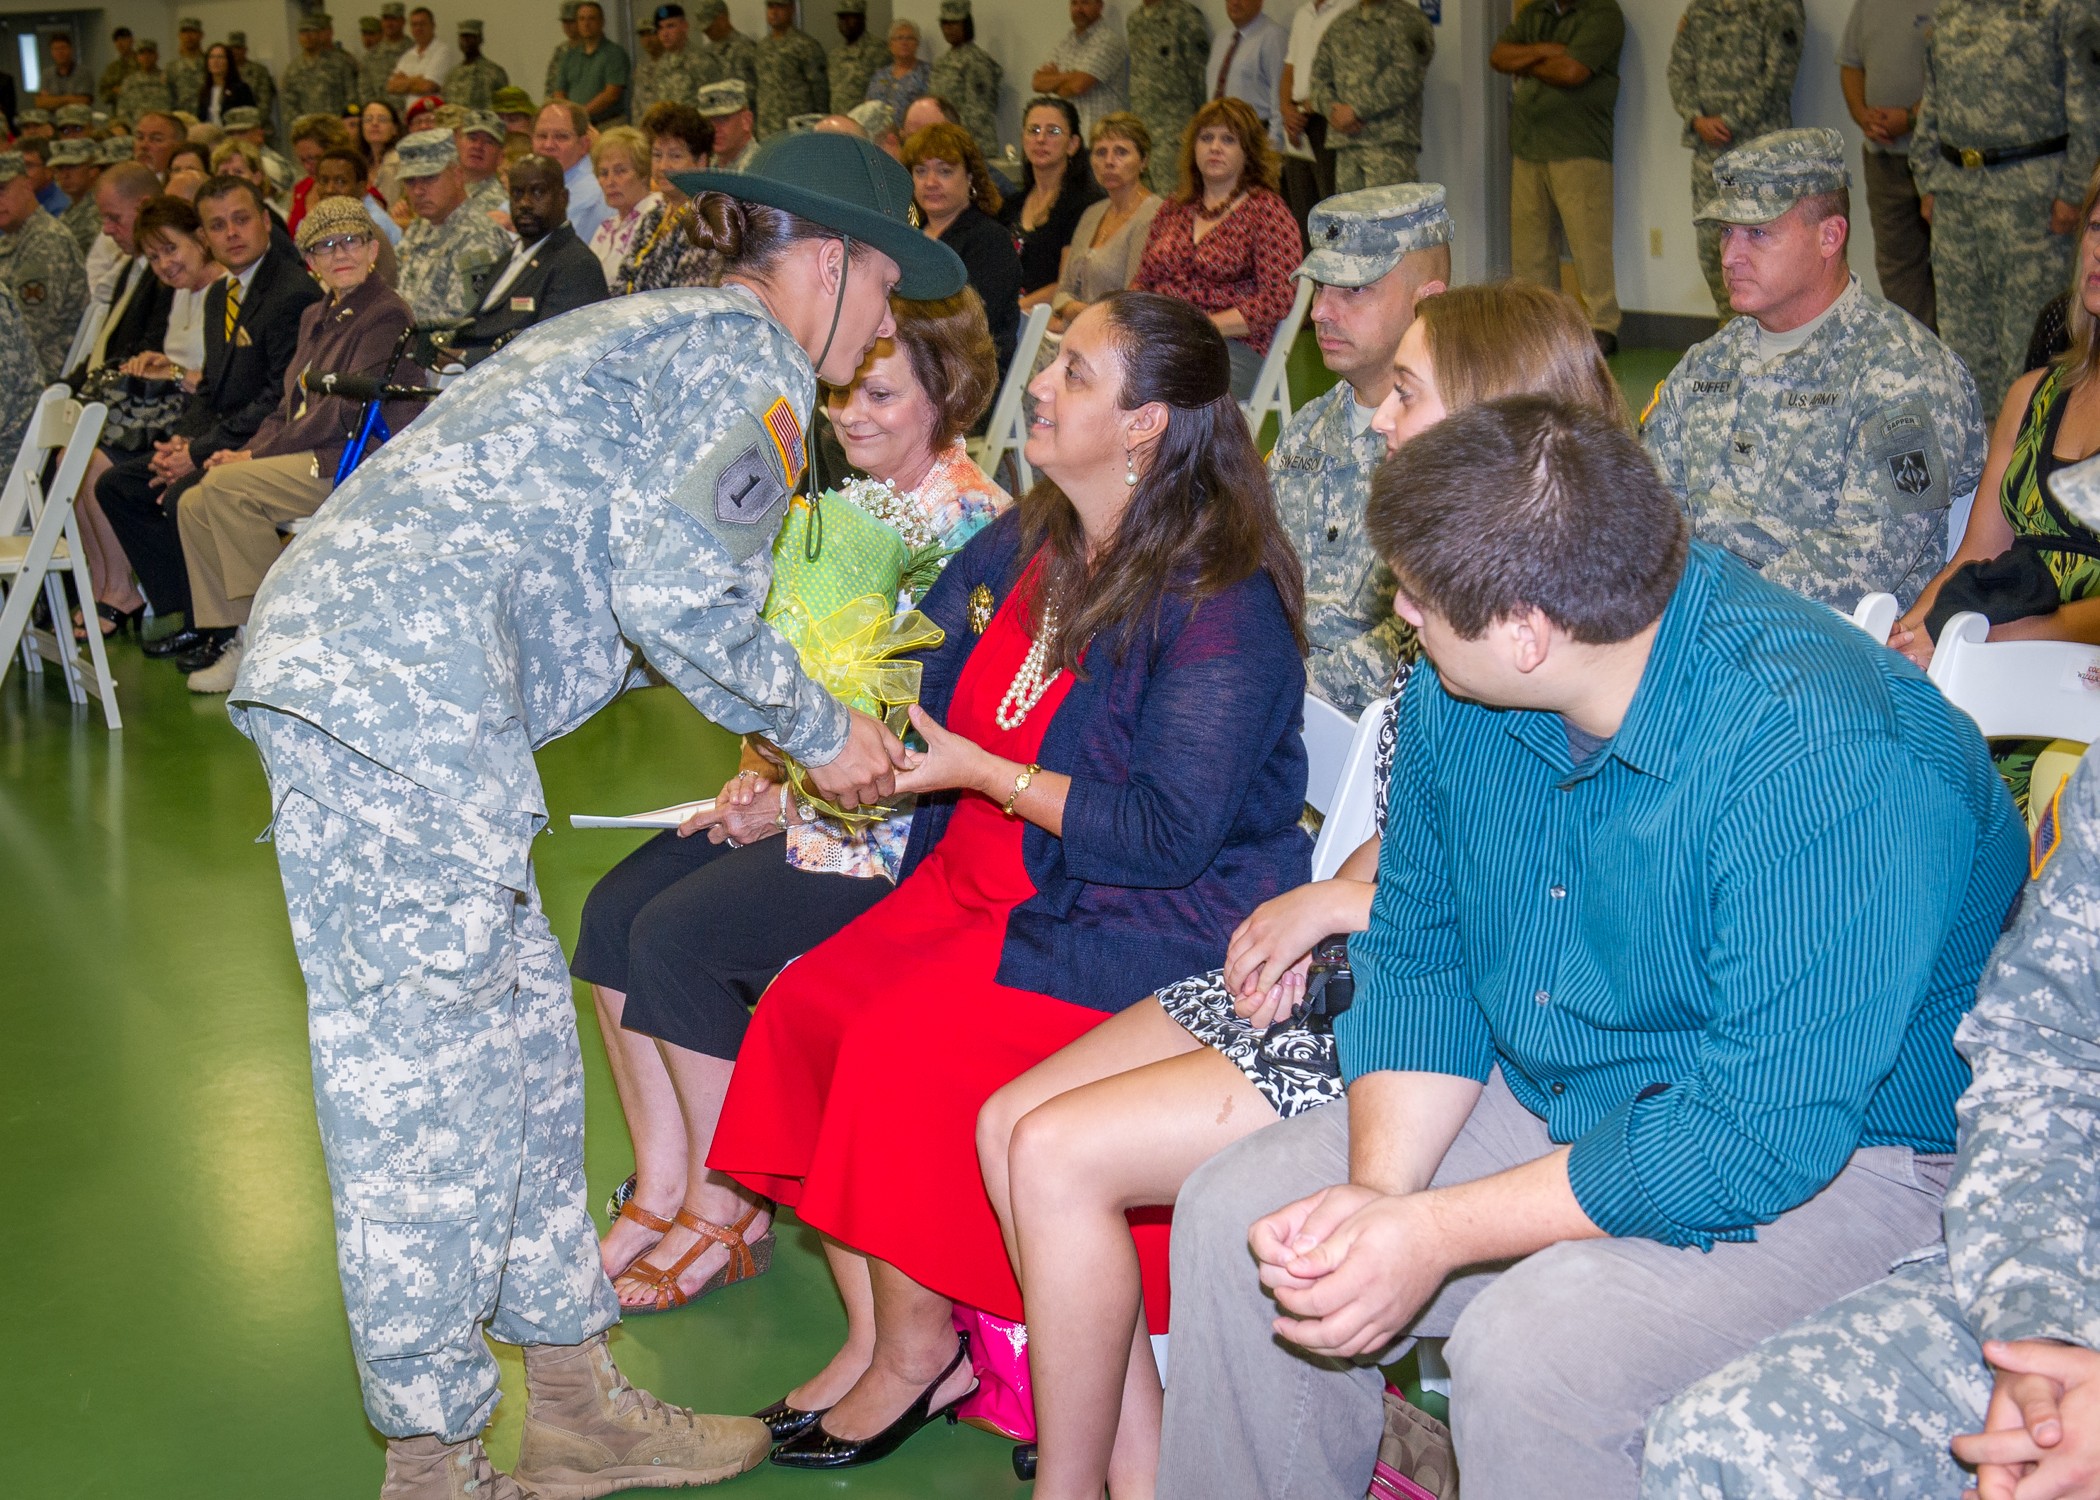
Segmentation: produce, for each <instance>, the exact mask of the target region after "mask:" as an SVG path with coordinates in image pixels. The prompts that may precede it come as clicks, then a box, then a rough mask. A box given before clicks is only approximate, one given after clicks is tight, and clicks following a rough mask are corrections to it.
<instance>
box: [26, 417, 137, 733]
mask: <svg viewBox="0 0 2100 1500" xmlns="http://www.w3.org/2000/svg"><path fill="white" fill-rule="evenodd" d="M107 415H108V409H107V408H106V407H104V406H103V405H102V403H101V402H99V401H97V402H93V403H91V404H90V405H88V406H85V407H83V406H82V405H81V404H80V403H79V402H77V401H75V400H74V399H73V398H72V395H71V394H70V393H69V392H68V391H67V390H66V388H65V387H64V386H62V385H54V386H51V387H50V388H49V389H47V390H46V391H45V392H44V394H43V395H42V396H40V397H39V398H38V399H37V404H36V411H35V412H34V413H33V414H32V415H31V417H30V419H29V431H28V432H27V434H26V435H25V436H24V437H23V439H22V451H21V452H20V454H18V455H17V456H16V459H15V466H14V471H13V473H12V474H10V475H9V477H8V482H7V488H6V490H5V492H4V493H0V583H4V584H5V585H6V589H7V593H6V603H5V604H4V605H0V684H4V683H5V682H6V681H7V669H8V668H9V667H11V666H13V665H14V659H15V654H16V652H17V650H19V651H20V653H21V656H22V666H23V670H24V671H28V672H41V671H42V670H43V664H44V662H46V661H49V662H52V663H55V664H56V665H57V667H58V668H59V670H60V671H62V672H63V673H64V674H65V679H66V696H67V697H69V698H71V699H72V700H73V701H74V702H75V703H85V702H86V701H87V700H88V697H89V695H90V694H92V695H93V696H94V698H95V699H96V701H98V702H99V703H100V704H101V705H102V717H103V720H104V721H105V722H106V723H107V724H108V725H109V727H110V728H111V729H121V728H123V719H122V716H121V715H120V714H119V713H118V711H117V684H116V681H115V679H114V678H112V677H111V676H110V675H109V654H108V652H107V651H106V650H105V649H104V648H103V643H102V629H101V622H100V621H99V620H98V619H97V618H96V616H95V584H94V580H93V579H92V578H90V577H89V576H88V565H87V550H86V549H85V548H84V547H82V546H81V544H80V523H79V521H78V520H77V519H75V517H74V514H73V496H74V494H75V493H76V492H77V491H78V490H79V488H80V480H81V476H82V475H84V474H85V473H86V472H87V466H88V460H89V459H90V458H91V457H93V455H94V452H95V443H96V440H97V439H99V438H100V437H101V436H102V419H103V418H104V417H105V416H107ZM60 450H63V452H61V451H60ZM53 453H60V457H59V460H58V472H57V474H56V476H55V477H54V478H53V480H52V482H51V488H50V490H49V492H48V493H47V492H46V491H45V489H44V485H43V473H44V469H45V466H46V464H47V463H48V462H49V460H50V456H51V455H52V454H53ZM24 522H27V524H28V526H29V531H28V534H27V535H24V534H22V533H21V532H20V531H19V530H18V528H19V527H20V526H21V525H22V524H23V523H24ZM69 573H70V574H71V575H72V579H73V589H74V592H75V594H76V595H77V596H78V598H79V601H80V612H81V614H82V616H83V617H84V618H85V619H86V621H87V648H88V654H87V658H86V659H83V658H82V656H81V651H80V643H79V642H77V641H75V640H74V639H73V629H72V617H73V616H72V609H71V606H70V605H69V604H68V602H67V600H66V588H65V578H66V575H67V574H69ZM39 592H41V593H42V594H43V596H44V598H45V600H46V601H47V602H48V603H49V605H50V608H51V628H50V629H49V630H32V629H31V628H30V625H29V614H30V610H31V609H32V607H34V605H35V604H36V600H37V595H38V593H39Z"/></svg>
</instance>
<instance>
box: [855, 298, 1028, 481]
mask: <svg viewBox="0 0 2100 1500" xmlns="http://www.w3.org/2000/svg"><path fill="white" fill-rule="evenodd" d="M890 312H891V313H892V314H893V315H894V316H895V317H896V319H897V332H896V335H895V337H894V338H890V339H884V340H883V341H882V342H881V343H879V344H877V345H876V346H875V353H876V354H882V353H886V352H887V351H888V350H889V349H891V348H897V349H901V350H903V351H904V357H905V359H906V360H907V361H908V362H909V363H910V365H911V376H912V379H914V380H916V381H917V382H918V383H919V388H920V389H921V390H923V391H925V392H926V398H927V399H928V400H929V401H931V402H932V403H933V409H934V413H935V415H934V425H933V447H934V451H935V452H939V451H940V450H941V449H943V448H946V447H947V446H948V445H949V444H950V443H952V442H954V441H955V440H956V439H957V438H959V437H961V436H962V435H963V434H964V433H966V432H968V431H969V430H970V428H971V427H972V426H973V425H974V424H975V423H976V421H977V419H978V418H979V417H981V416H983V415H984V409H985V408H986V407H988V406H990V405H991V404H992V393H993V392H994V391H995V390H996V389H997V388H998V385H999V351H998V350H997V349H996V348H995V347H994V346H993V344H992V331H991V329H990V328H989V327H988V326H986V324H985V318H984V303H983V302H981V301H979V300H978V297H977V293H976V291H975V290H974V289H972V288H970V287H964V288H963V289H962V290H961V291H959V292H957V293H956V294H955V295H954V296H952V297H943V298H941V299H940V300H939V301H938V302H910V301H907V300H905V299H904V298H902V297H892V298H890ZM873 357H874V356H873V355H871V356H870V358H873Z"/></svg>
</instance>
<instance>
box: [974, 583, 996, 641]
mask: <svg viewBox="0 0 2100 1500" xmlns="http://www.w3.org/2000/svg"><path fill="white" fill-rule="evenodd" d="M991 623H992V591H991V590H990V589H988V588H986V587H985V586H984V585H983V584H981V583H980V584H978V585H977V587H976V588H974V589H971V590H970V633H971V634H972V635H983V634H984V633H985V631H986V630H988V629H990V628H991Z"/></svg>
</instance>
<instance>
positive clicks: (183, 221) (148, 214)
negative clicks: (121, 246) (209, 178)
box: [131, 193, 211, 255]
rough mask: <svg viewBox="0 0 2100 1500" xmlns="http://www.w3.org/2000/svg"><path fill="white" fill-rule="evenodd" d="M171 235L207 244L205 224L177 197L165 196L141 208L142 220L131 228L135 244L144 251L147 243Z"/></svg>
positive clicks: (169, 194) (139, 219) (147, 201)
mask: <svg viewBox="0 0 2100 1500" xmlns="http://www.w3.org/2000/svg"><path fill="white" fill-rule="evenodd" d="M170 231H173V232H176V233H180V234H186V235H188V236H189V237H190V238H191V239H193V240H195V241H196V242H197V243H198V244H200V245H201V244H203V243H204V221H203V220H202V219H200V218H199V217H197V210H196V209H194V208H192V207H191V206H190V205H189V204H188V203H186V202H184V201H183V200H182V199H180V198H178V197H176V196H175V195H174V194H172V193H163V194H161V195H159V196H158V197H153V198H148V199H147V200H146V201H145V202H144V203H141V204H140V205H139V216H138V219H137V221H136V222H134V223H133V224H132V226H131V242H132V243H133V244H134V245H137V246H138V247H139V248H140V249H141V250H143V249H145V248H146V241H148V240H150V239H152V238H153V237H154V236H155V235H165V234H167V233H169V232H170ZM205 253H206V254H207V255H208V254H210V253H211V252H210V251H209V250H207V251H206V252H205Z"/></svg>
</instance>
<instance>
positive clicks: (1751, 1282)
mask: <svg viewBox="0 0 2100 1500" xmlns="http://www.w3.org/2000/svg"><path fill="white" fill-rule="evenodd" d="M1553 1149H1554V1147H1553V1143H1552V1142H1551V1141H1549V1140H1548V1139H1547V1138H1546V1131H1545V1127H1544V1125H1543V1124H1542V1123H1541V1122H1540V1121H1539V1120H1538V1118H1537V1117H1536V1116H1534V1115H1532V1114H1531V1113H1530V1112H1529V1111H1528V1110H1526V1109H1525V1108H1524V1107H1523V1106H1522V1105H1520V1104H1518V1103H1517V1101H1516V1099H1515V1098H1514V1097H1513V1096H1512V1095H1511V1094H1510V1092H1509V1090H1508V1088H1507V1087H1506V1086H1505V1085H1504V1084H1503V1082H1502V1078H1501V1075H1500V1074H1499V1073H1498V1074H1496V1075H1495V1076H1494V1077H1493V1078H1492V1079H1490V1080H1489V1082H1488V1086H1487V1089H1486V1091H1485V1092H1484V1093H1483V1094H1482V1095H1481V1099H1480V1103H1479V1104H1478V1105H1476V1106H1475V1108H1474V1110H1473V1114H1472V1117H1471V1118H1470V1119H1469V1120H1468V1121H1467V1122H1466V1125H1465V1128H1464V1129H1463V1130H1462V1131H1460V1132H1459V1136H1458V1139H1457V1140H1456V1141H1455V1142H1453V1144H1452V1147H1451V1149H1450V1151H1449V1152H1447V1153H1446V1154H1445V1157H1444V1161H1443V1165H1442V1166H1441V1167H1440V1168H1439V1169H1438V1171H1437V1173H1436V1177H1435V1182H1436V1184H1437V1185H1439V1186H1445V1185H1449V1184H1451V1183H1457V1182H1467V1181H1471V1180H1472V1179H1474V1178H1478V1177H1484V1176H1487V1175H1489V1174H1491V1173H1494V1172H1499V1171H1503V1170H1505V1169H1507V1168H1510V1167H1514V1166H1518V1165H1521V1164H1522V1163H1524V1162H1527V1161H1532V1160H1535V1159H1536V1158H1538V1157H1540V1156H1543V1155H1545V1154H1546V1153H1548V1152H1549V1151H1551V1150H1553ZM1948 1165H1949V1158H1946V1157H1919V1156H1914V1155H1913V1154H1912V1153H1911V1152H1910V1151H1908V1150H1906V1149H1902V1148H1899V1147H1871V1148H1865V1149H1862V1150H1860V1151H1857V1152H1855V1153H1854V1154H1853V1157H1852V1159H1851V1161H1850V1162H1849V1163H1848V1164H1847V1165H1846V1167H1845V1169H1844V1170H1843V1171H1842V1172H1840V1173H1839V1174H1838V1176H1837V1178H1836V1180H1835V1181H1833V1182H1832V1183H1831V1184H1830V1185H1829V1186H1828V1187H1826V1188H1825V1189H1824V1190H1823V1191H1822V1192H1821V1193H1819V1194H1817V1195H1816V1196H1815V1197H1814V1198H1812V1199H1811V1200H1809V1201H1808V1202H1807V1203H1804V1204H1802V1205H1801V1206H1800V1207H1799V1208H1796V1209H1793V1210H1791V1211H1790V1212H1788V1213H1785V1214H1782V1215H1781V1216H1780V1217H1779V1218H1778V1219H1777V1220H1776V1221H1774V1222H1773V1223H1771V1224H1768V1225H1766V1226H1764V1227H1763V1228H1762V1229H1760V1230H1759V1231H1758V1237H1757V1240H1756V1241H1755V1242H1754V1243H1749V1244H1722V1245H1717V1246H1715V1247H1714V1249H1713V1250H1712V1251H1711V1252H1709V1253H1706V1254H1701V1253H1700V1252H1698V1251H1696V1250H1677V1249H1672V1248H1670V1247H1668V1246H1665V1245H1661V1244H1658V1243H1656V1242H1654V1241H1652V1240H1638V1239H1623V1240H1586V1241H1570V1242H1567V1243H1564V1244H1559V1245H1555V1246H1552V1247H1551V1248H1549V1249H1546V1250H1542V1251H1540V1252H1539V1253H1537V1254H1536V1255H1532V1256H1528V1257H1526V1258H1525V1259H1524V1260H1522V1261H1519V1262H1517V1263H1516V1264H1515V1265H1513V1266H1509V1267H1506V1268H1501V1267H1497V1268H1489V1269H1485V1270H1482V1271H1478V1272H1471V1273H1468V1274H1465V1275H1461V1276H1456V1277H1453V1278H1452V1279H1451V1280H1450V1281H1448V1282H1446V1283H1445V1284H1444V1287H1443V1290H1442V1291H1440V1292H1439V1293H1438V1294H1437V1296H1436V1297H1435V1298H1434V1299H1433V1300H1432V1301H1431V1302H1430V1303H1429V1305H1428V1306H1427V1307H1426V1308H1424V1309H1423V1311H1422V1313H1421V1315H1420V1316H1419V1317H1418V1318H1417V1319H1416V1320H1415V1323H1414V1325H1413V1327H1412V1328H1411V1329H1409V1330H1408V1333H1409V1337H1406V1338H1403V1339H1401V1340H1400V1341H1399V1342H1397V1343H1396V1344H1395V1345H1394V1346H1393V1347H1392V1348H1391V1349H1387V1350H1383V1351H1381V1352H1380V1354H1379V1355H1378V1357H1377V1358H1378V1361H1379V1362H1384V1361H1390V1360H1392V1359H1394V1358H1397V1357H1398V1356H1399V1355H1400V1354H1401V1353H1402V1352H1404V1351H1405V1349H1406V1348H1407V1346H1408V1344H1409V1343H1411V1342H1412V1339H1413V1338H1414V1337H1422V1338H1437V1337H1448V1338H1449V1339H1450V1343H1449V1344H1448V1345H1447V1346H1446V1349H1445V1357H1446V1359H1447V1360H1448V1361H1449V1363H1450V1366H1451V1414H1452V1434H1453V1437H1454V1438H1455V1440H1456V1442H1457V1445H1458V1460H1459V1468H1460V1471H1461V1475H1462V1477H1463V1480H1464V1484H1465V1494H1466V1500H1537V1497H1540V1496H1546V1495H1580V1496H1582V1497H1583V1500H1614V1497H1631V1496H1633V1495H1634V1494H1635V1492H1636V1490H1637V1487H1638V1485H1639V1481H1640V1465H1641V1443H1642V1436H1643V1431H1644V1429H1645V1428H1646V1426H1647V1422H1648V1416H1649V1413H1650V1412H1652V1411H1653V1410H1654V1409H1655V1408H1656V1407H1658V1406H1659V1405H1661V1404H1662V1403H1663V1402H1664V1401H1666V1400H1667V1399H1669V1398H1670V1397H1671V1396H1673V1395H1674V1394H1676V1393H1677V1392H1678V1391H1679V1390H1682V1389H1683V1388H1684V1387H1685V1386H1687V1385H1689V1384H1690V1383H1691V1382H1693V1381H1694V1380H1697V1379H1699V1378H1700V1377H1701V1376H1703V1375H1705V1374H1707V1373H1708V1372H1710V1371H1712V1370H1715V1369H1717V1368H1719V1367H1720V1366H1721V1365H1724V1364H1726V1363H1727V1362H1728V1361H1729V1360H1731V1359H1733V1358H1735V1357H1736V1356H1737V1355H1739V1354H1741V1353H1743V1352H1744V1351H1745V1350H1747V1349H1749V1348H1750V1347H1751V1346H1752V1345H1754V1344H1756V1343H1757V1342H1758V1341H1759V1340H1760V1339H1763V1338H1765V1337H1766V1336H1767V1335H1769V1334H1772V1333H1774V1332H1776V1331H1778V1330H1779V1329H1782V1328H1785V1327H1786V1326H1787V1325H1788V1324H1790V1323H1792V1322H1794V1321H1795V1320H1796V1319H1799V1318H1802V1317H1805V1316H1806V1315H1807V1314H1809V1313H1812V1312H1815V1311H1816V1310H1818V1309H1819V1308H1821V1307H1823V1306H1824V1305H1826V1304H1827V1303H1829V1302H1831V1301H1833V1300H1834V1299H1836V1298H1838V1297H1841V1296H1843V1295H1845V1294H1846V1293H1847V1292H1850V1291H1853V1290H1855V1289H1856V1288H1858V1287H1861V1286H1865V1285H1866V1284H1868V1283H1869V1282H1873V1281H1876V1280H1878V1279H1880V1278H1881V1277H1882V1276H1883V1275H1885V1274H1886V1273H1887V1271H1888V1268H1889V1266H1890V1264H1891V1263H1892V1262H1894V1261H1895V1260H1897V1259H1898V1258H1899V1257H1901V1256H1903V1255H1905V1254H1907V1253H1908V1252H1910V1251H1913V1250H1915V1249H1917V1248H1918V1247H1919V1246H1921V1245H1926V1244H1930V1243H1931V1242H1932V1241H1934V1240H1936V1239H1937V1238H1938V1237H1939V1233H1940V1198H1941V1195H1942V1194H1943V1192H1944V1191H1945V1188H1946V1176H1947V1169H1948ZM1348 1176H1349V1112H1348V1107H1347V1105H1346V1104H1331V1105H1328V1106H1326V1107H1324V1108H1321V1109H1316V1110H1313V1111H1311V1112H1310V1113H1308V1114H1303V1115H1299V1116H1297V1117H1296V1118H1294V1119H1290V1120H1285V1121H1282V1122H1281V1123H1279V1124H1276V1125H1271V1126H1269V1127H1268V1128H1267V1129H1266V1130H1262V1131H1258V1132H1257V1133H1255V1134H1254V1135H1252V1136H1250V1137H1248V1138H1247V1139H1246V1140H1243V1141H1241V1142H1239V1143H1238V1144H1237V1145H1235V1146H1232V1147H1230V1148H1228V1149H1227V1150H1225V1151H1222V1152H1220V1153H1219V1154H1218V1155H1217V1156H1216V1157H1214V1158H1213V1159H1212V1160H1211V1161H1209V1162H1208V1163H1206V1164H1205V1165H1204V1166H1203V1167H1201V1168H1200V1169H1199V1170H1198V1171H1197V1172H1196V1173H1195V1174H1194V1175H1193V1176H1191V1177H1190V1179H1189V1181H1188V1184H1187V1186H1186V1187H1184V1188H1183V1189H1182V1191H1181V1196H1180V1198H1179V1199H1178V1200H1177V1201H1176V1203H1175V1205H1174V1241H1173V1275H1174V1314H1173V1324H1172V1333H1173V1342H1172V1348H1171V1356H1170V1362H1169V1379H1168V1382H1167V1409H1166V1431H1165V1446H1164V1448H1163V1451H1162V1453H1161V1460H1160V1485H1159V1494H1160V1496H1161V1497H1162V1500H1218V1497H1224V1496H1245V1497H1247V1500H1315V1497H1318V1500H1345V1497H1346V1500H1355V1497H1359V1496H1361V1495H1362V1494H1363V1493H1364V1491H1365V1489H1366V1488H1367V1487H1368V1486H1369V1484H1370V1479H1371V1468H1372V1465H1373V1463H1374V1462H1375V1461H1376V1459H1377V1454H1378V1438H1379V1433H1380V1430H1381V1427H1382V1412H1383V1408H1382V1398H1381V1392H1382V1389H1383V1386H1384V1377H1383V1376H1382V1375H1381V1374H1380V1373H1379V1371H1378V1369H1377V1367H1376V1364H1375V1363H1373V1362H1370V1361H1366V1362H1363V1363H1360V1364H1358V1363H1345V1362H1341V1361H1335V1360H1327V1359H1317V1358H1313V1357H1311V1356H1308V1355H1305V1354H1303V1353H1302V1352H1300V1351H1298V1350H1296V1349H1294V1348H1293V1347H1292V1346H1290V1345H1288V1344H1286V1343H1284V1342H1283V1341H1282V1340H1280V1339H1278V1338H1276V1337H1275V1335H1274V1334H1273V1332H1272V1331H1271V1329H1270V1321H1271V1320H1272V1319H1273V1318H1274V1317H1275V1316H1276V1304H1275V1302H1274V1301H1273V1300H1272V1299H1271V1298H1270V1296H1269V1295H1268V1293H1267V1292H1266V1291H1264V1290H1263V1288H1262V1286H1261V1283H1260V1281H1259V1280H1258V1279H1257V1277H1256V1275H1255V1268H1254V1266H1253V1263H1252V1260H1251V1258H1250V1256H1249V1253H1248V1250H1247V1229H1248V1226H1249V1225H1251V1224H1252V1223H1253V1222H1254V1220H1255V1219H1257V1218H1259V1217H1260V1216H1261V1215H1263V1214H1265V1213H1269V1212H1271V1211H1273V1210H1275V1209H1277V1208H1280V1207H1282V1206H1283V1205H1284V1204H1286V1203H1290V1202H1293V1201H1295V1200H1297V1199H1299V1198H1303V1197H1306V1196H1308V1195H1310V1194H1312V1193H1314V1192H1317V1191H1318V1190H1319V1189H1320V1188H1323V1187H1326V1186H1329V1185H1331V1184H1333V1183H1337V1182H1344V1181H1346V1180H1347V1179H1348Z"/></svg>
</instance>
